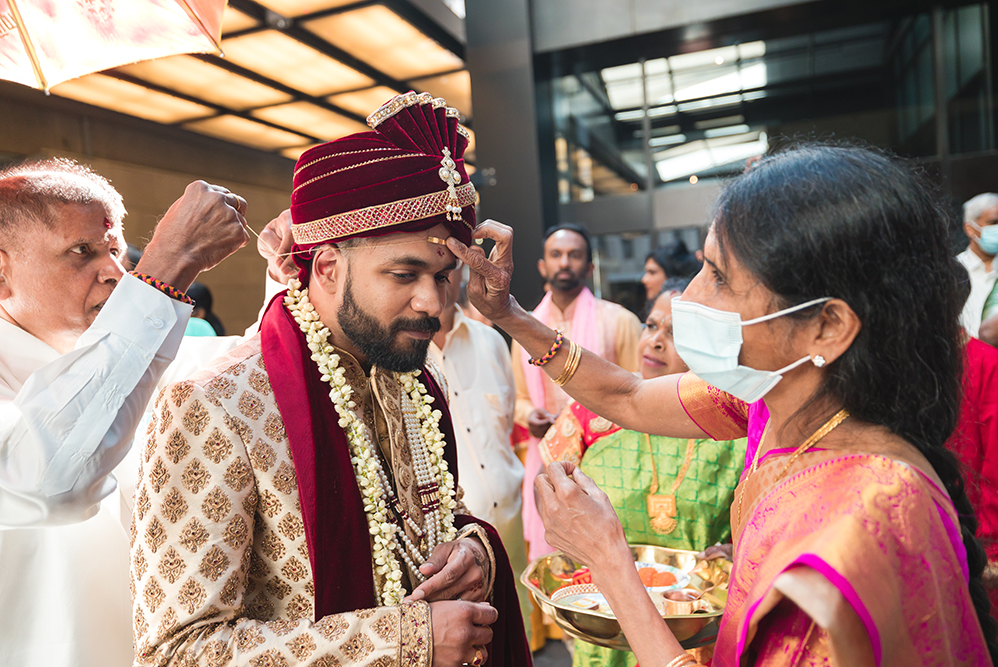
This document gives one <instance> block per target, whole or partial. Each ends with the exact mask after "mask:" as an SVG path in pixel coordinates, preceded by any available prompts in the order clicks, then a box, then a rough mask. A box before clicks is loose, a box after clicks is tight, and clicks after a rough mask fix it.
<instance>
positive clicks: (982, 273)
mask: <svg viewBox="0 0 998 667" xmlns="http://www.w3.org/2000/svg"><path fill="white" fill-rule="evenodd" d="M963 231H964V233H965V234H966V235H967V239H968V240H969V243H968V245H967V249H966V250H964V251H963V252H961V253H960V254H959V255H957V257H956V258H957V259H958V260H960V263H961V264H963V266H964V268H966V269H967V273H969V274H970V296H969V297H968V298H967V303H966V304H964V307H963V313H962V315H961V316H960V322H961V323H962V324H963V328H964V329H966V330H967V333H968V334H969V335H971V336H973V337H974V338H977V337H978V335H979V330H980V328H981V322H982V321H984V320H986V319H989V318H990V317H992V316H994V315H995V314H996V313H998V295H995V296H994V297H991V295H992V293H993V291H994V286H995V278H996V277H998V271H995V266H994V260H995V255H996V254H998V194H994V193H993V192H985V193H984V194H979V195H977V196H976V197H974V198H972V199H970V200H968V201H967V202H966V203H965V204H964V205H963ZM989 299H990V301H991V303H990V304H989V303H988V301H989ZM989 342H991V341H989Z"/></svg>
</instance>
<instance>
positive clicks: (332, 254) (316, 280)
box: [312, 246, 347, 294]
mask: <svg viewBox="0 0 998 667" xmlns="http://www.w3.org/2000/svg"><path fill="white" fill-rule="evenodd" d="M346 267H347V263H346V258H345V257H344V256H343V252H342V251H341V250H340V249H339V248H337V247H335V246H325V247H323V248H321V249H319V250H317V251H316V252H315V255H314V259H313V260H312V283H313V284H317V285H318V286H319V288H321V289H322V291H323V292H326V293H327V294H335V293H336V292H337V291H338V285H339V281H340V280H341V279H342V278H344V277H345V275H346V274H345V273H344V272H345V271H346Z"/></svg>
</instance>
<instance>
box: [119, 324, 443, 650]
mask: <svg viewBox="0 0 998 667" xmlns="http://www.w3.org/2000/svg"><path fill="white" fill-rule="evenodd" d="M344 360H346V356H345V355H344ZM348 377H349V378H350V381H351V384H352V385H353V386H354V387H355V388H356V389H357V390H358V397H359V398H358V404H359V405H360V406H361V409H362V411H363V416H364V419H365V421H366V422H368V423H369V425H372V426H374V427H375V432H376V433H377V434H378V438H377V440H378V442H379V444H380V445H381V449H382V451H383V453H384V454H385V458H386V460H388V461H390V462H392V464H393V465H392V466H391V469H390V472H391V474H393V476H394V478H395V480H396V486H397V488H398V495H399V497H400V499H401V501H402V503H403V504H404V505H405V506H406V508H407V510H408V509H409V508H412V510H413V511H411V512H410V515H411V516H421V513H420V512H419V511H418V508H419V505H418V504H417V503H418V497H417V496H416V495H415V494H416V489H415V484H414V483H413V477H414V476H413V475H412V473H411V470H410V465H411V455H410V453H409V451H408V444H407V443H406V442H405V437H404V430H403V427H402V425H401V423H399V424H396V423H395V421H396V420H395V418H393V417H392V416H391V413H390V412H389V414H388V416H387V417H386V414H385V413H386V411H385V410H384V409H373V407H374V406H375V405H379V403H380V404H381V405H384V401H389V400H391V399H392V395H391V394H389V392H392V391H395V392H396V393H397V389H394V388H393V387H397V383H394V382H391V383H390V382H387V378H385V379H384V380H382V379H381V378H379V377H378V376H377V374H376V375H375V381H374V383H368V382H367V378H366V376H365V375H364V373H363V372H362V371H361V370H360V368H359V366H356V365H353V366H352V367H348ZM372 384H373V385H374V386H375V389H374V390H372V389H371V386H372ZM376 394H377V395H376ZM155 413H156V414H155V418H154V419H153V421H152V422H151V423H150V425H149V431H148V435H149V439H148V443H147V445H146V447H145V449H144V451H143V452H142V456H141V459H142V463H141V465H142V469H141V471H140V476H139V484H138V487H137V490H136V503H135V511H134V515H133V523H132V531H131V540H132V547H131V585H132V596H133V612H134V617H133V623H134V632H135V643H136V653H137V658H136V660H137V663H138V664H141V665H168V664H169V665H184V666H188V665H191V666H193V665H204V666H206V667H215V666H217V665H230V664H240V665H250V666H252V667H263V666H268V667H269V666H278V665H280V666H288V667H291V666H292V665H313V666H315V667H333V666H336V665H351V666H376V667H389V666H393V665H399V666H401V665H405V666H406V667H409V666H414V667H421V666H424V665H425V666H429V665H430V663H431V659H432V656H431V649H432V634H431V629H430V613H429V605H427V604H426V603H424V602H418V603H412V604H403V605H400V606H397V607H378V608H375V609H362V610H358V611H354V612H347V613H342V614H334V615H329V616H325V617H324V618H321V619H319V620H314V619H313V616H314V613H315V589H314V586H313V579H312V572H311V568H310V564H309V554H308V545H307V542H306V537H305V529H304V524H303V521H302V514H301V507H300V504H299V496H298V483H297V479H296V474H295V466H294V461H293V460H292V457H291V450H290V448H289V445H288V439H287V435H286V434H285V430H284V423H283V421H282V419H281V416H280V412H279V411H278V408H277V404H276V402H275V400H274V397H273V392H272V390H271V386H270V382H269V380H268V376H267V370H266V368H265V367H264V364H263V356H262V354H261V352H260V342H259V338H254V339H251V340H250V341H248V342H247V343H245V344H243V345H242V346H240V347H239V348H237V349H235V350H233V352H232V353H231V354H230V355H229V356H228V357H225V358H223V359H221V360H219V361H218V362H217V363H216V365H215V366H214V367H213V368H211V369H209V370H206V371H203V372H201V373H199V374H198V375H196V376H194V377H193V378H192V379H191V380H189V381H187V382H183V383H180V384H176V385H173V386H172V387H168V388H167V389H165V390H164V391H163V392H162V393H161V394H160V396H159V398H158V400H157V403H156V411H155ZM395 414H398V413H397V412H396V413H395ZM326 520H327V521H328V526H326V527H324V530H329V531H331V532H332V533H333V534H335V531H336V517H326ZM407 587H408V585H407Z"/></svg>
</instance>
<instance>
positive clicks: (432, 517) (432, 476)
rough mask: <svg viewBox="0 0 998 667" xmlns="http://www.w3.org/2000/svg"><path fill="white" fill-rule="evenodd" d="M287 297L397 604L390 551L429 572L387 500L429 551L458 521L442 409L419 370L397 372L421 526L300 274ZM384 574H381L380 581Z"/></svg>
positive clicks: (388, 598)
mask: <svg viewBox="0 0 998 667" xmlns="http://www.w3.org/2000/svg"><path fill="white" fill-rule="evenodd" d="M284 305H285V306H286V307H287V309H288V311H289V312H290V313H291V314H292V315H293V316H294V318H295V321H296V322H297V323H298V327H299V328H300V329H301V331H302V333H304V334H305V340H306V341H307V343H308V348H309V350H311V352H312V361H314V362H315V363H316V365H317V366H318V368H319V373H320V375H321V376H322V381H323V382H326V383H328V384H329V385H330V387H331V389H330V391H329V398H330V400H331V401H332V402H333V406H334V407H335V409H336V414H337V415H338V416H339V425H340V428H342V429H343V430H344V431H345V432H346V436H347V441H348V442H349V443H350V460H351V462H352V463H353V467H354V474H355V476H356V478H357V486H358V487H359V488H360V492H361V497H362V499H363V502H364V513H365V514H366V515H367V523H368V527H369V529H370V531H371V536H372V537H373V542H374V549H373V554H372V556H373V560H374V572H375V575H376V576H375V586H376V587H379V588H380V589H381V590H380V596H381V601H382V604H384V605H386V606H390V605H397V604H399V603H400V602H401V601H402V598H403V597H405V590H404V589H403V587H402V568H401V566H400V564H399V560H398V558H396V557H395V554H394V553H393V552H397V553H398V554H399V555H400V556H401V557H402V559H403V560H404V561H405V562H406V564H407V565H408V566H409V571H410V573H411V575H412V576H413V577H415V578H416V579H417V580H419V581H423V580H424V579H425V578H424V577H423V575H422V574H420V572H419V569H418V567H419V565H421V564H422V563H423V562H424V561H425V557H424V556H423V554H422V552H421V550H420V549H418V548H417V547H416V545H415V544H413V543H412V541H411V540H410V539H409V537H408V535H406V532H405V530H404V529H402V528H401V527H400V526H398V525H396V524H395V523H394V522H393V521H392V520H391V518H390V517H389V514H388V507H389V505H394V507H395V509H396V511H397V512H398V513H399V515H400V516H401V517H402V519H403V521H405V522H406V523H407V524H409V526H410V527H411V528H412V529H413V531H414V532H415V533H416V534H417V535H419V536H420V537H421V538H424V539H423V542H424V545H425V551H426V553H427V554H429V553H432V551H433V549H434V548H435V547H436V546H437V545H438V544H441V543H443V542H448V541H451V540H453V539H454V538H455V537H456V535H457V530H456V529H455V528H454V508H455V507H456V506H457V502H456V501H455V499H454V496H455V490H454V476H453V474H451V472H450V471H449V469H448V466H447V462H446V461H445V460H444V456H443V454H444V436H443V433H441V431H440V428H439V422H440V418H441V417H442V414H441V412H440V411H439V410H434V409H432V407H431V404H432V403H433V397H432V396H428V395H427V390H426V387H425V386H424V385H423V384H422V383H421V382H419V380H417V379H416V378H417V376H418V375H419V373H420V371H415V372H414V373H401V374H399V375H398V382H399V384H400V385H401V386H402V388H403V389H404V396H403V413H404V417H405V423H406V434H407V436H408V438H409V444H410V448H411V450H412V454H413V464H414V468H415V472H416V481H417V484H418V487H419V490H420V499H421V502H422V503H423V508H422V509H423V514H424V516H425V522H424V525H425V528H426V530H425V532H424V530H422V529H421V528H420V525H419V524H418V523H417V522H416V521H414V520H413V519H412V517H409V516H408V515H407V514H406V512H405V510H404V509H403V508H402V506H401V503H399V501H398V500H397V499H396V498H395V494H394V491H393V490H392V487H391V484H390V483H389V482H388V478H387V476H386V475H385V472H384V470H383V469H382V467H381V460H380V458H379V456H378V453H377V451H376V450H375V448H374V444H373V443H372V441H371V436H370V434H369V432H368V429H367V427H366V426H365V425H364V423H363V422H362V421H361V419H360V418H359V417H358V416H357V413H356V408H357V405H356V403H355V402H354V401H353V400H351V396H352V395H353V388H352V387H350V385H349V384H348V383H347V381H346V371H345V369H343V368H341V367H340V366H339V361H340V358H339V355H337V354H336V353H335V350H334V348H333V346H332V345H330V344H329V343H328V342H327V340H328V338H329V329H328V327H326V326H325V325H324V324H323V323H322V322H321V321H320V320H319V314H318V313H317V312H316V311H315V308H314V307H313V306H312V304H311V303H310V302H309V300H308V288H305V289H302V287H301V283H300V282H299V281H297V280H292V281H290V282H289V283H288V295H287V296H286V297H285V298H284ZM379 577H381V578H383V580H384V583H383V584H381V585H380V586H378V578H379Z"/></svg>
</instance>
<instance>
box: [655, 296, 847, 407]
mask: <svg viewBox="0 0 998 667" xmlns="http://www.w3.org/2000/svg"><path fill="white" fill-rule="evenodd" d="M831 298H832V297H830V296H829V297H825V298H823V299H815V300H814V301H808V302H807V303H802V304H800V305H798V306H794V307H793V308H786V309H784V310H781V311H778V312H775V313H770V314H769V315H764V316H762V317H757V318H756V319H754V320H749V321H748V322H742V316H741V315H740V314H739V313H734V312H730V311H727V310H717V309H715V308H709V307H707V306H704V305H703V304H699V303H693V302H691V301H680V300H679V299H680V297H676V298H675V299H673V300H672V338H673V342H674V343H675V345H676V352H678V353H679V356H680V357H681V358H682V360H683V361H684V362H686V365H687V366H689V367H690V370H691V371H692V372H693V373H694V374H696V376H697V377H699V378H700V379H701V380H703V381H704V382H706V383H707V384H710V385H713V386H715V387H717V388H718V389H720V390H721V391H725V392H727V393H729V394H731V395H732V396H734V397H736V398H739V399H741V400H743V401H745V402H746V403H755V402H756V401H758V400H759V399H760V398H762V397H763V396H765V395H766V394H767V393H768V392H769V391H770V390H771V389H772V388H773V387H775V386H776V383H777V382H779V381H780V379H781V378H782V376H783V374H784V373H786V372H787V371H789V370H792V369H794V368H797V367H798V366H800V365H801V364H803V363H805V362H807V361H809V360H810V359H811V357H802V358H800V359H798V360H797V361H795V362H794V363H792V364H790V365H789V366H785V367H783V368H781V369H780V370H778V371H760V370H756V369H755V368H749V367H748V366H742V365H740V364H739V363H738V355H739V353H740V352H741V349H742V327H747V326H749V325H752V324H758V323H759V322H765V321H767V320H772V319H774V318H777V317H782V316H783V315H787V314H788V313H793V312H796V311H798V310H803V309H804V308H808V307H810V306H813V305H815V304H819V303H824V302H825V301H828V300H829V299H831Z"/></svg>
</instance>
